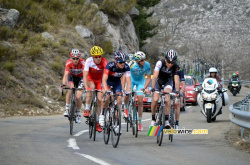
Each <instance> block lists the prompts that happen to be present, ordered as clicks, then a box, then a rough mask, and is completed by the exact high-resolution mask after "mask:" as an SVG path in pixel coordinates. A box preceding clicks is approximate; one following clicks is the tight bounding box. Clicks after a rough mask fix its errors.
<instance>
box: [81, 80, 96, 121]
mask: <svg viewBox="0 0 250 165" xmlns="http://www.w3.org/2000/svg"><path fill="white" fill-rule="evenodd" d="M88 86H89V87H90V88H91V89H92V90H94V89H95V84H94V82H93V81H88ZM92 93H93V92H92V91H86V104H85V111H84V114H83V116H84V117H88V116H89V109H90V104H91V101H92V96H93V94H92Z"/></svg>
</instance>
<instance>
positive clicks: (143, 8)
mask: <svg viewBox="0 0 250 165" xmlns="http://www.w3.org/2000/svg"><path fill="white" fill-rule="evenodd" d="M159 2H160V0H137V5H136V8H137V9H138V10H139V12H140V14H139V16H137V17H134V18H133V23H134V25H135V30H136V34H137V36H138V39H139V47H140V49H141V48H142V47H143V46H144V45H145V44H146V43H145V40H146V39H147V38H151V37H153V36H154V35H156V34H157V31H156V30H154V29H155V28H156V27H157V26H158V23H157V24H153V25H152V24H151V23H150V22H148V20H147V18H149V17H151V16H152V15H153V14H154V12H151V13H147V9H148V8H149V7H153V6H155V5H156V4H158V3H159Z"/></svg>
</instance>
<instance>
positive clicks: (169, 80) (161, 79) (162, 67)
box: [154, 59, 179, 90]
mask: <svg viewBox="0 0 250 165" xmlns="http://www.w3.org/2000/svg"><path fill="white" fill-rule="evenodd" d="M154 70H155V71H159V75H158V79H157V81H156V84H155V89H156V90H161V86H162V85H164V89H165V88H166V87H169V88H171V89H172V88H173V78H174V76H175V75H178V74H179V66H178V65H177V64H174V65H173V66H172V67H171V68H169V69H168V67H167V66H166V61H165V60H164V59H163V60H160V61H158V62H157V63H156V66H155V69H154Z"/></svg>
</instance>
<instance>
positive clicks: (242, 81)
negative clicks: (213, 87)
mask: <svg viewBox="0 0 250 165" xmlns="http://www.w3.org/2000/svg"><path fill="white" fill-rule="evenodd" d="M228 82H229V80H224V81H223V83H228ZM240 83H241V84H250V81H246V80H240Z"/></svg>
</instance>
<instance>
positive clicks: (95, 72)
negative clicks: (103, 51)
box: [84, 57, 108, 90]
mask: <svg viewBox="0 0 250 165" xmlns="http://www.w3.org/2000/svg"><path fill="white" fill-rule="evenodd" d="M107 63H108V61H107V60H106V59H105V58H104V57H102V59H101V62H100V64H96V63H95V62H94V59H93V57H89V58H88V59H87V60H86V63H85V67H84V71H88V72H89V73H88V81H93V82H94V84H95V88H96V89H99V90H100V89H101V83H102V75H103V72H104V69H105V68H106V65H107Z"/></svg>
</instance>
